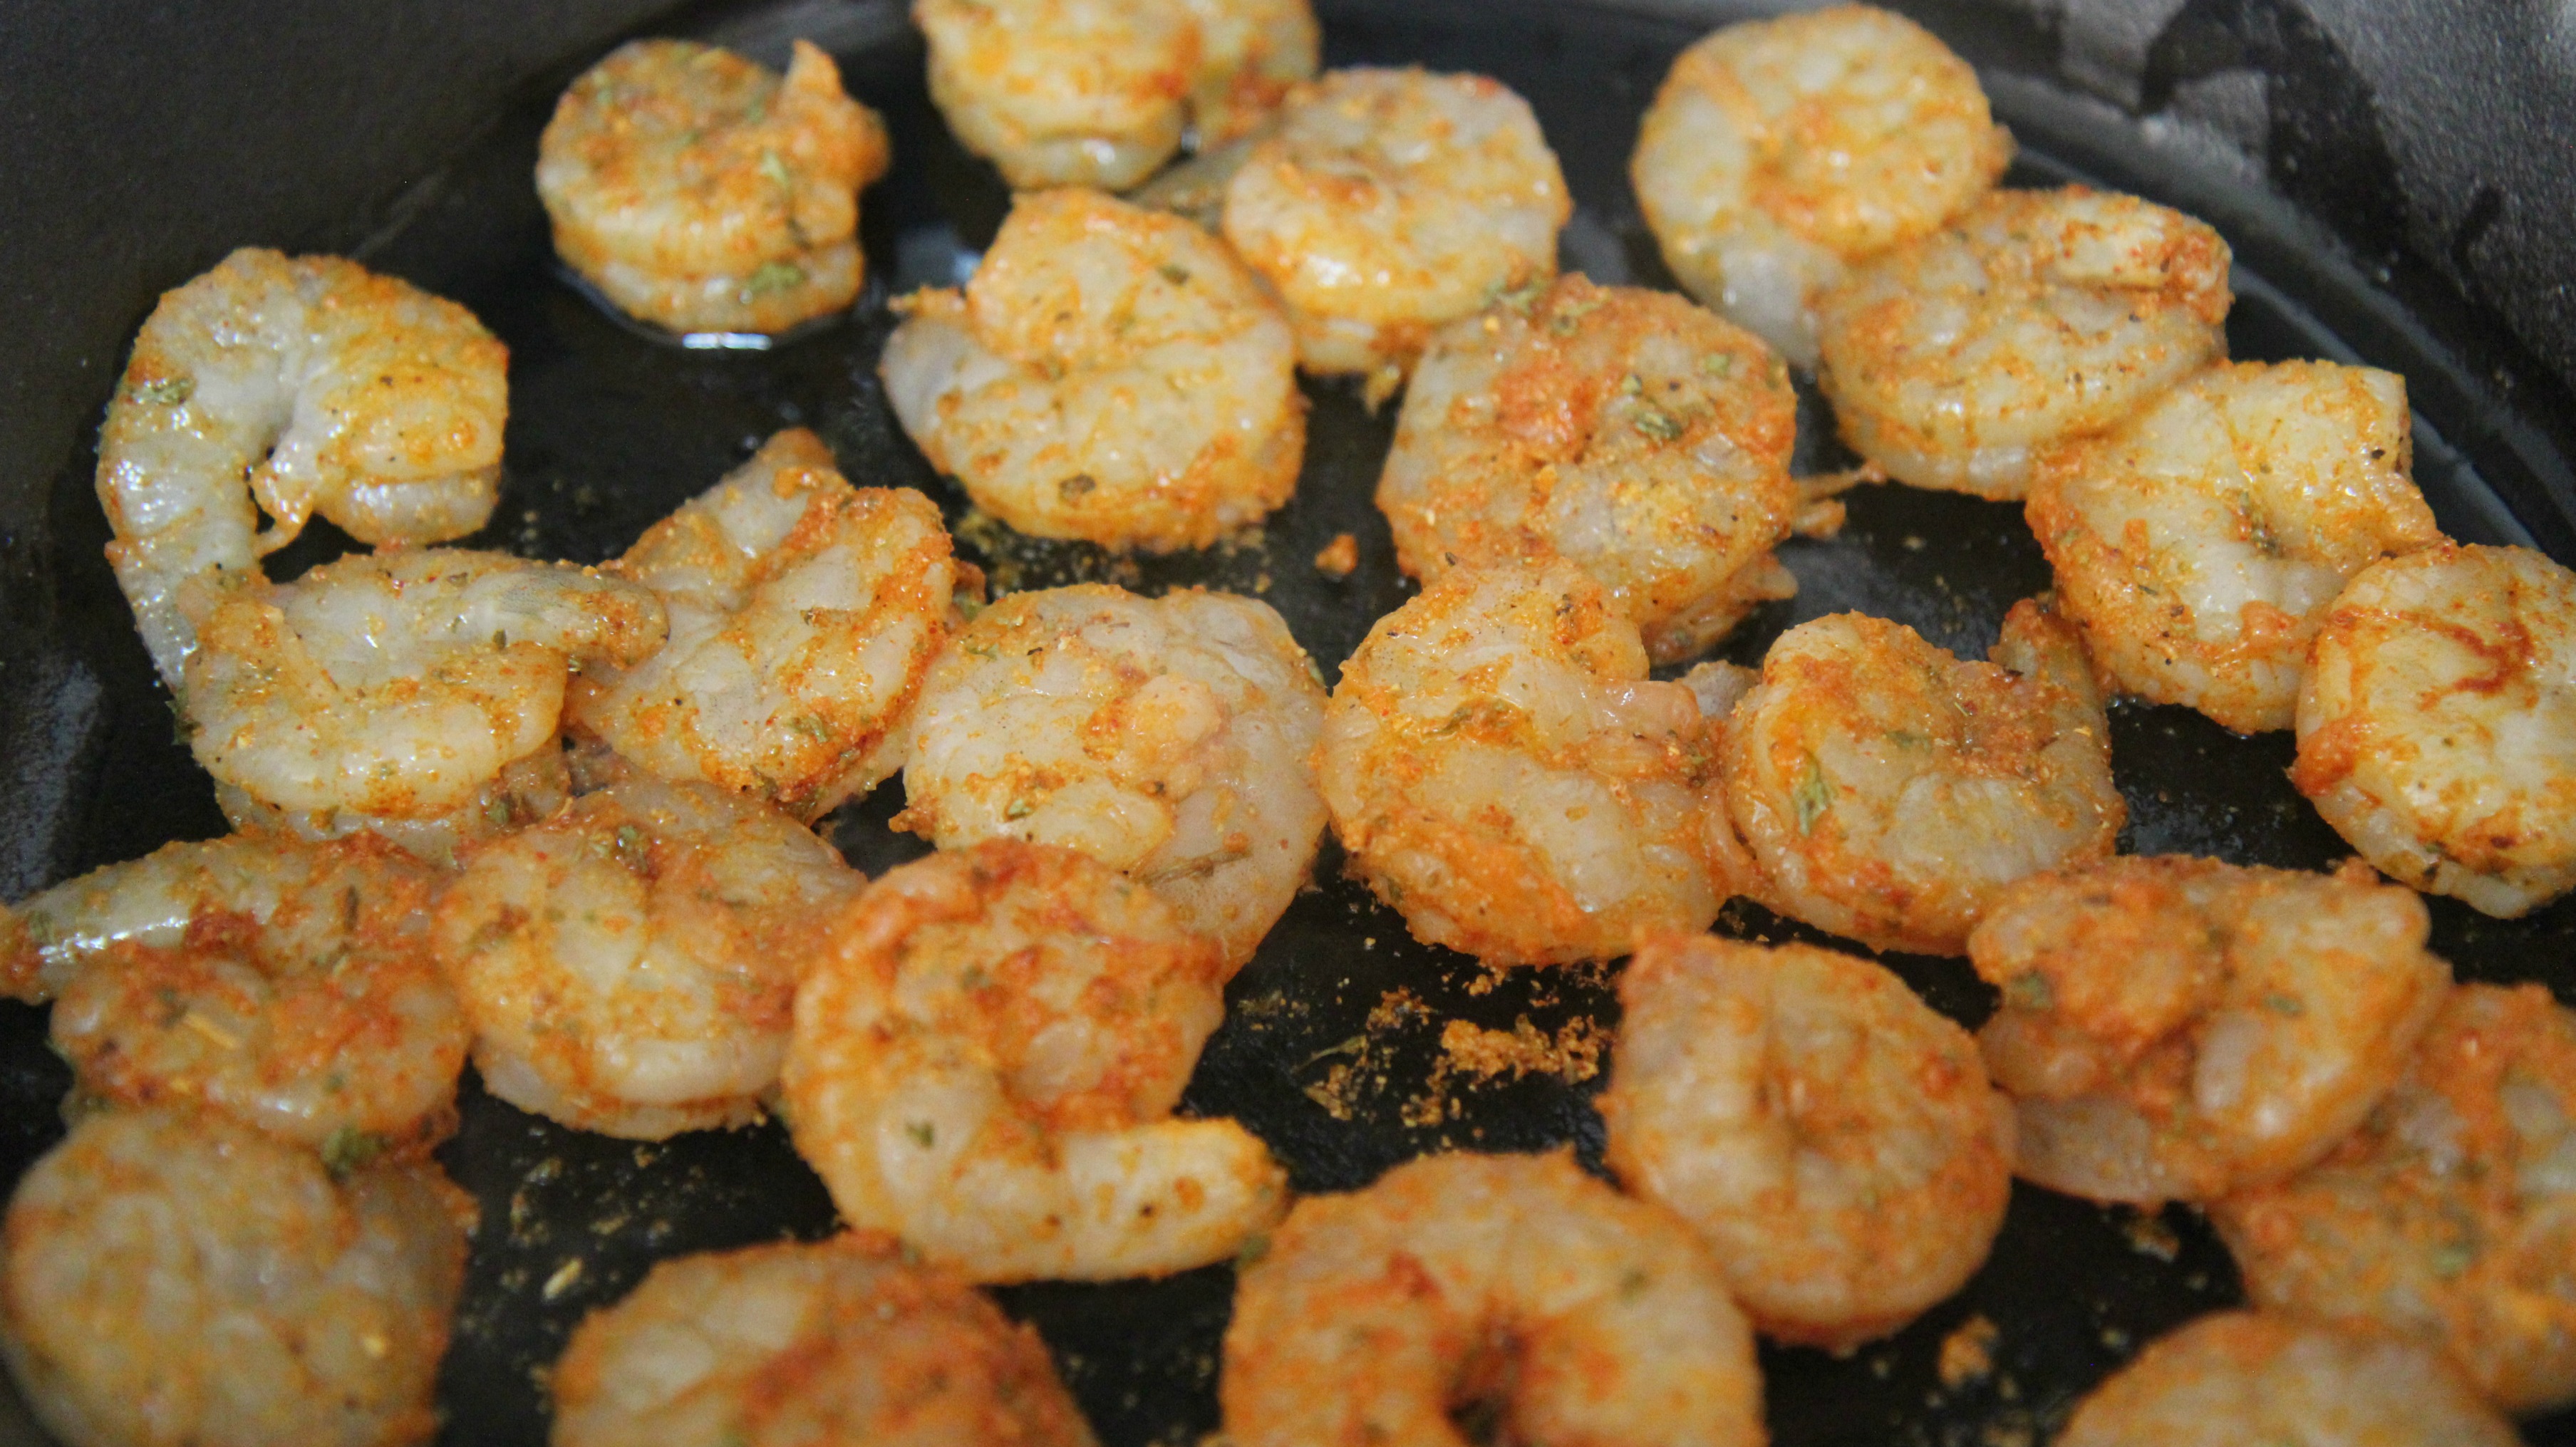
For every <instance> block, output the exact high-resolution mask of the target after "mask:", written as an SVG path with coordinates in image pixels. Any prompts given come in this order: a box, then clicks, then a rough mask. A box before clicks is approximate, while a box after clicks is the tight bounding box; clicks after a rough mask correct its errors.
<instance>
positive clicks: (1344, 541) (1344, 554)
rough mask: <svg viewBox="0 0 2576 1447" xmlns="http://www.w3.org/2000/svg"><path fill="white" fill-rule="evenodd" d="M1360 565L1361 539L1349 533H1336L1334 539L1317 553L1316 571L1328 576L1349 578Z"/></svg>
mask: <svg viewBox="0 0 2576 1447" xmlns="http://www.w3.org/2000/svg"><path fill="white" fill-rule="evenodd" d="M1359 565H1360V540H1359V539H1357V538H1355V537H1352V536H1351V535H1350V534H1349V533H1335V534H1333V540H1332V541H1331V542H1329V543H1326V544H1324V546H1323V548H1322V550H1320V551H1319V552H1317V553H1316V554H1315V571H1316V572H1318V573H1321V574H1323V575H1324V576H1325V577H1327V578H1347V577H1349V576H1350V575H1351V572H1352V570H1353V569H1355V568H1357V567H1359Z"/></svg>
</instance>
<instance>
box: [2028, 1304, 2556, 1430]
mask: <svg viewBox="0 0 2576 1447" xmlns="http://www.w3.org/2000/svg"><path fill="white" fill-rule="evenodd" d="M2521 1441H2522V1439H2521V1438H2519V1437H2517V1436H2515V1435H2514V1430H2513V1427H2512V1425H2511V1424H2509V1423H2507V1422H2506V1421H2505V1420H2504V1419H2503V1418H2501V1417H2499V1416H2497V1415H2496V1414H2495V1411H2494V1409H2492V1408H2490V1407H2488V1406H2487V1405H2486V1404H2485V1403H2484V1402H2481V1401H2479V1400H2478V1398H2477V1394H2476V1393H2474V1392H2472V1391H2470V1390H2469V1389H2468V1388H2467V1387H2466V1386H2464V1385H2463V1384H2462V1383H2461V1382H2460V1380H2459V1379H2458V1378H2457V1377H2456V1376H2454V1375H2453V1374H2452V1373H2451V1372H2450V1371H2449V1370H2448V1369H2446V1368H2445V1367H2444V1366H2443V1365H2442V1363H2441V1362H2440V1361H2438V1360H2437V1359H2435V1358H2434V1357H2432V1356H2430V1355H2428V1354H2426V1353H2424V1352H2422V1351H2419V1350H2417V1349H2415V1348H2414V1347H2412V1346H2408V1345H2406V1344H2404V1343H2400V1342H2397V1341H2392V1340H2389V1339H2387V1338H2385V1337H2381V1336H2377V1335H2374V1334H2370V1333H2354V1332H2348V1331H2338V1330H2335V1329H2333V1328H2330V1327H2325V1326H2320V1325H2317V1324H2315V1323H2312V1322H2304V1321H2300V1320H2297V1319H2296V1318H2292V1317H2282V1316H2274V1315H2271V1314H2270V1313H2268V1312H2254V1311H2225V1312H2217V1313H2214V1314H2212V1315H2209V1316H2204V1317H2202V1318H2200V1319H2199V1320H2198V1321H2195V1322H2193V1323H2191V1324H2190V1325H2189V1326H2186V1327H2184V1328H2182V1329H2181V1330H2180V1331H2177V1332H2174V1333H2173V1334H2172V1335H2170V1336H2167V1337H2164V1338H2161V1339H2159V1340H2158V1341H2156V1342H2154V1343H2152V1344H2151V1345H2149V1346H2148V1347H2147V1349H2146V1350H2145V1351H2143V1352H2140V1353H2139V1354H2138V1357H2137V1359H2136V1360H2135V1361H2132V1362H2130V1363H2129V1364H2128V1365H2127V1366H2126V1367H2123V1368H2122V1369H2120V1370H2119V1371H2118V1372H2116V1373H2114V1374H2113V1375H2112V1376H2111V1378H2110V1379H2109V1380H2107V1381H2105V1382H2103V1383H2102V1384H2101V1385H2100V1386H2098V1387H2096V1388H2094V1389H2093V1391H2092V1393H2091V1394H2090V1395H2088V1396H2087V1397H2085V1399H2084V1400H2083V1401H2082V1402H2080V1403H2078V1404H2077V1406H2076V1408H2075V1415H2074V1417H2073V1418H2072V1419H2070V1420H2069V1421H2068V1422H2067V1424H2066V1430H2065V1432H2063V1433H2062V1434H2060V1435H2059V1437H2058V1439H2057V1447H2239V1444H2242V1443H2249V1442H2264V1443H2272V1442H2279V1443H2285V1444H2293V1447H2520V1443H2521Z"/></svg>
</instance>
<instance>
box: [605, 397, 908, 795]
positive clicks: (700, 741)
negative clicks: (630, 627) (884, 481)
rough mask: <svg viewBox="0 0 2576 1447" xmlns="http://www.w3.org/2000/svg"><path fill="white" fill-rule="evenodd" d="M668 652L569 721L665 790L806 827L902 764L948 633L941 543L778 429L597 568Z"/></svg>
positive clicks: (614, 677) (890, 501)
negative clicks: (646, 612)
mask: <svg viewBox="0 0 2576 1447" xmlns="http://www.w3.org/2000/svg"><path fill="white" fill-rule="evenodd" d="M606 571H608V572H610V573H611V574H613V575H615V576H618V577H622V578H628V579H632V580H633V581H635V582H638V583H642V584H644V585H645V586H647V587H649V588H651V589H652V590H653V591H654V592H655V593H657V594H659V595H660V596H661V599H662V606H663V608H664V610H665V611H666V612H667V613H668V614H669V616H670V620H671V641H670V642H669V643H667V644H665V645H664V646H663V647H662V649H661V651H660V652H657V653H655V654H653V655H652V656H651V657H649V658H647V659H645V660H643V662H641V663H639V664H637V665H636V666H634V667H632V668H619V667H616V666H615V665H613V664H611V665H608V666H604V667H597V668H590V669H586V670H584V671H583V673H582V676H581V677H580V678H578V679H576V680H574V682H573V685H572V692H571V695H570V697H569V699H568V700H567V701H566V703H565V705H564V722H565V725H566V726H567V727H568V728H570V729H572V730H574V731H576V732H578V733H585V734H589V735H593V736H596V737H597V738H599V739H601V740H604V741H605V742H607V743H608V744H609V745H611V746H612V747H614V748H615V749H616V750H617V752H618V753H619V754H621V755H623V756H624V757H626V758H627V759H629V760H631V761H633V762H634V763H637V764H640V765H642V766H643V767H645V768H647V769H650V770H651V771H653V772H654V773H656V774H659V775H661V776H663V777H664V778H669V779H703V780H707V781H709V782H712V783H717V784H722V785H724V786H725V787H726V788H729V789H733V790H736V791H738V792H742V793H747V794H751V795H754V796H756V797H759V798H763V799H767V800H769V801H771V802H773V803H775V804H777V805H778V806H779V807H781V808H783V809H786V810H787V811H789V812H790V813H793V814H796V815H798V816H799V817H802V818H807V819H811V818H813V817H814V816H816V815H818V814H821V813H823V812H825V811H826V810H828V809H830V808H832V807H833V806H834V805H836V804H839V803H840V802H841V801H842V800H844V799H847V798H849V797H850V796H852V795H854V794H858V793H861V792H864V791H865V790H867V789H869V788H871V787H873V786H874V785H875V784H876V783H877V781H878V780H880V779H883V778H884V777H885V776H886V775H888V774H891V773H893V772H894V771H895V770H896V769H898V768H901V767H902V766H903V759H902V757H901V754H900V740H901V736H902V730H901V728H900V725H901V724H902V723H903V722H904V720H905V719H906V717H907V716H908V715H909V713H910V710H911V707H912V703H913V700H914V699H915V698H916V697H917V696H918V695H919V693H920V691H921V680H922V677H923V675H924V674H926V673H928V672H929V670H930V660H931V659H932V658H933V657H934V656H936V655H937V654H938V652H939V644H940V641H941V640H942V639H944V638H945V637H947V634H948V618H949V605H950V600H951V597H952V595H953V593H954V591H955V589H956V584H957V564H956V561H955V559H954V558H953V557H952V556H951V553H950V550H949V543H948V530H947V528H946V527H945V526H943V525H942V524H941V522H940V520H939V509H938V508H937V507H936V506H934V505H933V504H932V503H931V501H930V499H928V498H926V497H923V496H922V495H921V494H920V493H918V492H914V491H912V490H910V489H908V488H883V487H871V488H866V489H863V490H862V489H854V488H852V487H851V486H850V485H849V483H848V482H847V481H845V480H843V478H842V477H841V474H840V473H839V472H838V471H836V470H834V468H833V465H832V454H831V451H830V449H828V448H826V447H825V446H824V445H823V441H822V439H821V438H819V437H816V436H815V435H814V434H813V433H811V432H808V431H805V430H804V429H802V428H797V429H795V430H792V431H787V432H781V433H779V434H778V435H777V436H775V437H773V438H771V439H770V440H769V444H768V445H767V446H765V447H763V448H761V449H760V451H759V452H757V453H755V454H753V456H752V458H751V460H750V461H748V462H745V463H744V464H743V465H742V466H740V467H738V468H735V469H734V470H733V471H732V472H730V473H727V474H726V475H725V477H724V480H723V481H721V482H718V483H717V484H716V485H715V486H714V487H713V488H711V489H709V490H708V491H707V492H705V493H702V494H700V495H699V496H697V497H696V498H693V499H691V500H690V501H689V502H688V503H686V504H684V505H683V506H682V507H681V508H680V510H679V511H678V512H676V513H673V514H672V515H671V516H669V517H667V518H664V519H663V520H662V521H660V522H658V523H655V524H654V525H653V526H652V527H651V528H650V529H648V530H647V531H646V532H645V534H644V536H643V538H642V539H641V540H639V541H638V542H637V543H636V544H635V546H633V547H631V548H629V549H627V550H626V556H625V557H624V558H622V559H620V560H619V561H617V562H615V563H612V564H610V565H609V567H608V568H607V570H606Z"/></svg>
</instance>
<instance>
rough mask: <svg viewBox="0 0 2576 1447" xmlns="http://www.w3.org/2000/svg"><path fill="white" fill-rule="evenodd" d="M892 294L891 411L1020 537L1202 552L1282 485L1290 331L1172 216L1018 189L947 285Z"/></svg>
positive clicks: (1283, 495)
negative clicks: (897, 307)
mask: <svg viewBox="0 0 2576 1447" xmlns="http://www.w3.org/2000/svg"><path fill="white" fill-rule="evenodd" d="M901 306H902V309H903V310H905V311H906V312H907V313H908V315H907V316H906V318H905V320H904V323H903V325H902V326H900V327H898V328H896V330H895V334H894V335H893V336H892V337H891V338H889V339H888V340H887V342H886V350H885V359H884V361H883V362H882V363H881V364H880V366H879V371H880V372H881V374H882V375H883V376H884V379H885V385H886V395H887V397H888V399H889V400H890V401H891V402H892V403H893V404H894V410H895V415H896V416H897V417H898V418H900V419H901V420H902V422H903V426H904V430H905V431H906V432H908V433H910V434H911V436H912V440H913V441H914V442H915V443H917V444H919V446H920V448H921V450H922V454H923V455H924V456H926V457H928V458H929V459H930V462H931V465H932V466H934V467H936V468H938V469H939V470H940V471H942V472H945V473H948V474H950V475H952V476H954V477H955V478H956V479H957V480H958V482H959V483H960V484H962V485H963V486H964V487H965V489H966V494H967V496H969V497H971V498H973V499H974V500H975V502H976V504H977V505H978V506H980V507H982V508H983V509H984V510H986V511H987V512H990V513H992V514H993V515H994V516H995V517H998V518H1000V519H1001V520H1002V521H1003V522H1006V523H1008V524H1010V525H1011V526H1012V527H1014V528H1017V529H1019V530H1020V531H1021V532H1024V533H1028V534H1030V535H1032V536H1035V537H1047V538H1081V539H1085V540H1087V541H1090V542H1095V543H1098V544H1100V545H1101V546H1103V547H1107V548H1115V549H1120V550H1124V549H1128V548H1144V549H1146V550H1148V551H1151V552H1168V551H1170V550H1172V549H1174V548H1196V547H1205V546H1207V545H1208V544H1209V543H1212V542H1214V541H1216V540H1217V539H1218V538H1219V537H1220V536H1222V535H1224V534H1226V533H1228V532H1231V531H1234V530H1235V529H1238V528H1241V527H1243V526H1245V525H1246V524H1249V523H1254V522H1258V521H1260V520H1261V518H1262V516H1263V515H1264V514H1266V513H1268V512H1270V511H1271V510H1272V509H1273V508H1276V507H1278V506H1279V505H1280V504H1281V503H1284V502H1286V501H1287V500H1288V497H1289V494H1291V493H1293V492H1295V491H1296V489H1297V467H1298V464H1299V461H1300V460H1301V459H1302V458H1303V457H1304V456H1305V452H1306V400H1305V397H1304V396H1303V395H1302V394H1300V393H1299V392H1298V390H1297V377H1296V350H1295V345H1294V343H1293V341H1292V340H1291V338H1290V336H1289V332H1288V324H1287V323H1286V322H1285V321H1284V320H1282V319H1281V317H1280V315H1279V309H1278V307H1277V306H1276V305H1275V304H1274V303H1273V302H1272V301H1271V300H1270V299H1269V298H1268V297H1267V296H1265V295H1263V293H1262V290H1261V286H1260V284H1259V283H1258V282H1256V281H1254V280H1253V278H1252V275H1251V274H1250V273H1249V272H1247V271H1245V270H1244V269H1243V266H1242V264H1241V263H1239V262H1237V261H1236V260H1235V259H1234V258H1233V257H1232V256H1229V255H1227V254H1226V249H1225V247H1224V245H1223V244H1222V243H1220V242H1218V241H1217V240H1216V239H1215V238H1214V237H1211V236H1209V235H1208V234H1207V233H1206V232H1204V231H1201V230H1200V229H1199V228H1197V227H1196V226H1193V225H1191V224H1189V223H1188V222H1186V221H1183V220H1181V219H1180V218H1178V217H1176V216H1166V215H1163V214H1162V213H1160V212H1155V211H1148V210H1145V209H1143V208H1142V207H1137V206H1130V205H1128V204H1127V203H1126V202H1124V201H1120V200H1118V199H1116V198H1114V197H1110V196H1104V195H1101V194H1100V193H1098V192H1096V191H1072V190H1068V191H1049V192H1044V193H1041V194H1038V195H1034V196H1023V197H1021V198H1020V200H1019V202H1018V203H1017V204H1016V205H1014V206H1013V207H1012V208H1011V216H1010V219H1009V220H1007V221H1005V222H1003V223H1002V231H1001V234H1000V235H999V236H997V237H996V238H994V241H993V246H992V249H991V250H990V251H987V252H986V253H985V254H984V260H983V263H982V265H980V266H978V267H977V268H976V270H975V278H974V280H973V281H971V282H969V283H967V286H966V290H965V293H964V294H963V295H962V296H961V295H960V294H958V293H956V292H953V291H925V292H918V293H915V294H914V295H913V296H911V297H910V298H908V299H906V300H905V301H904V302H903V303H902V304H901Z"/></svg>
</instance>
